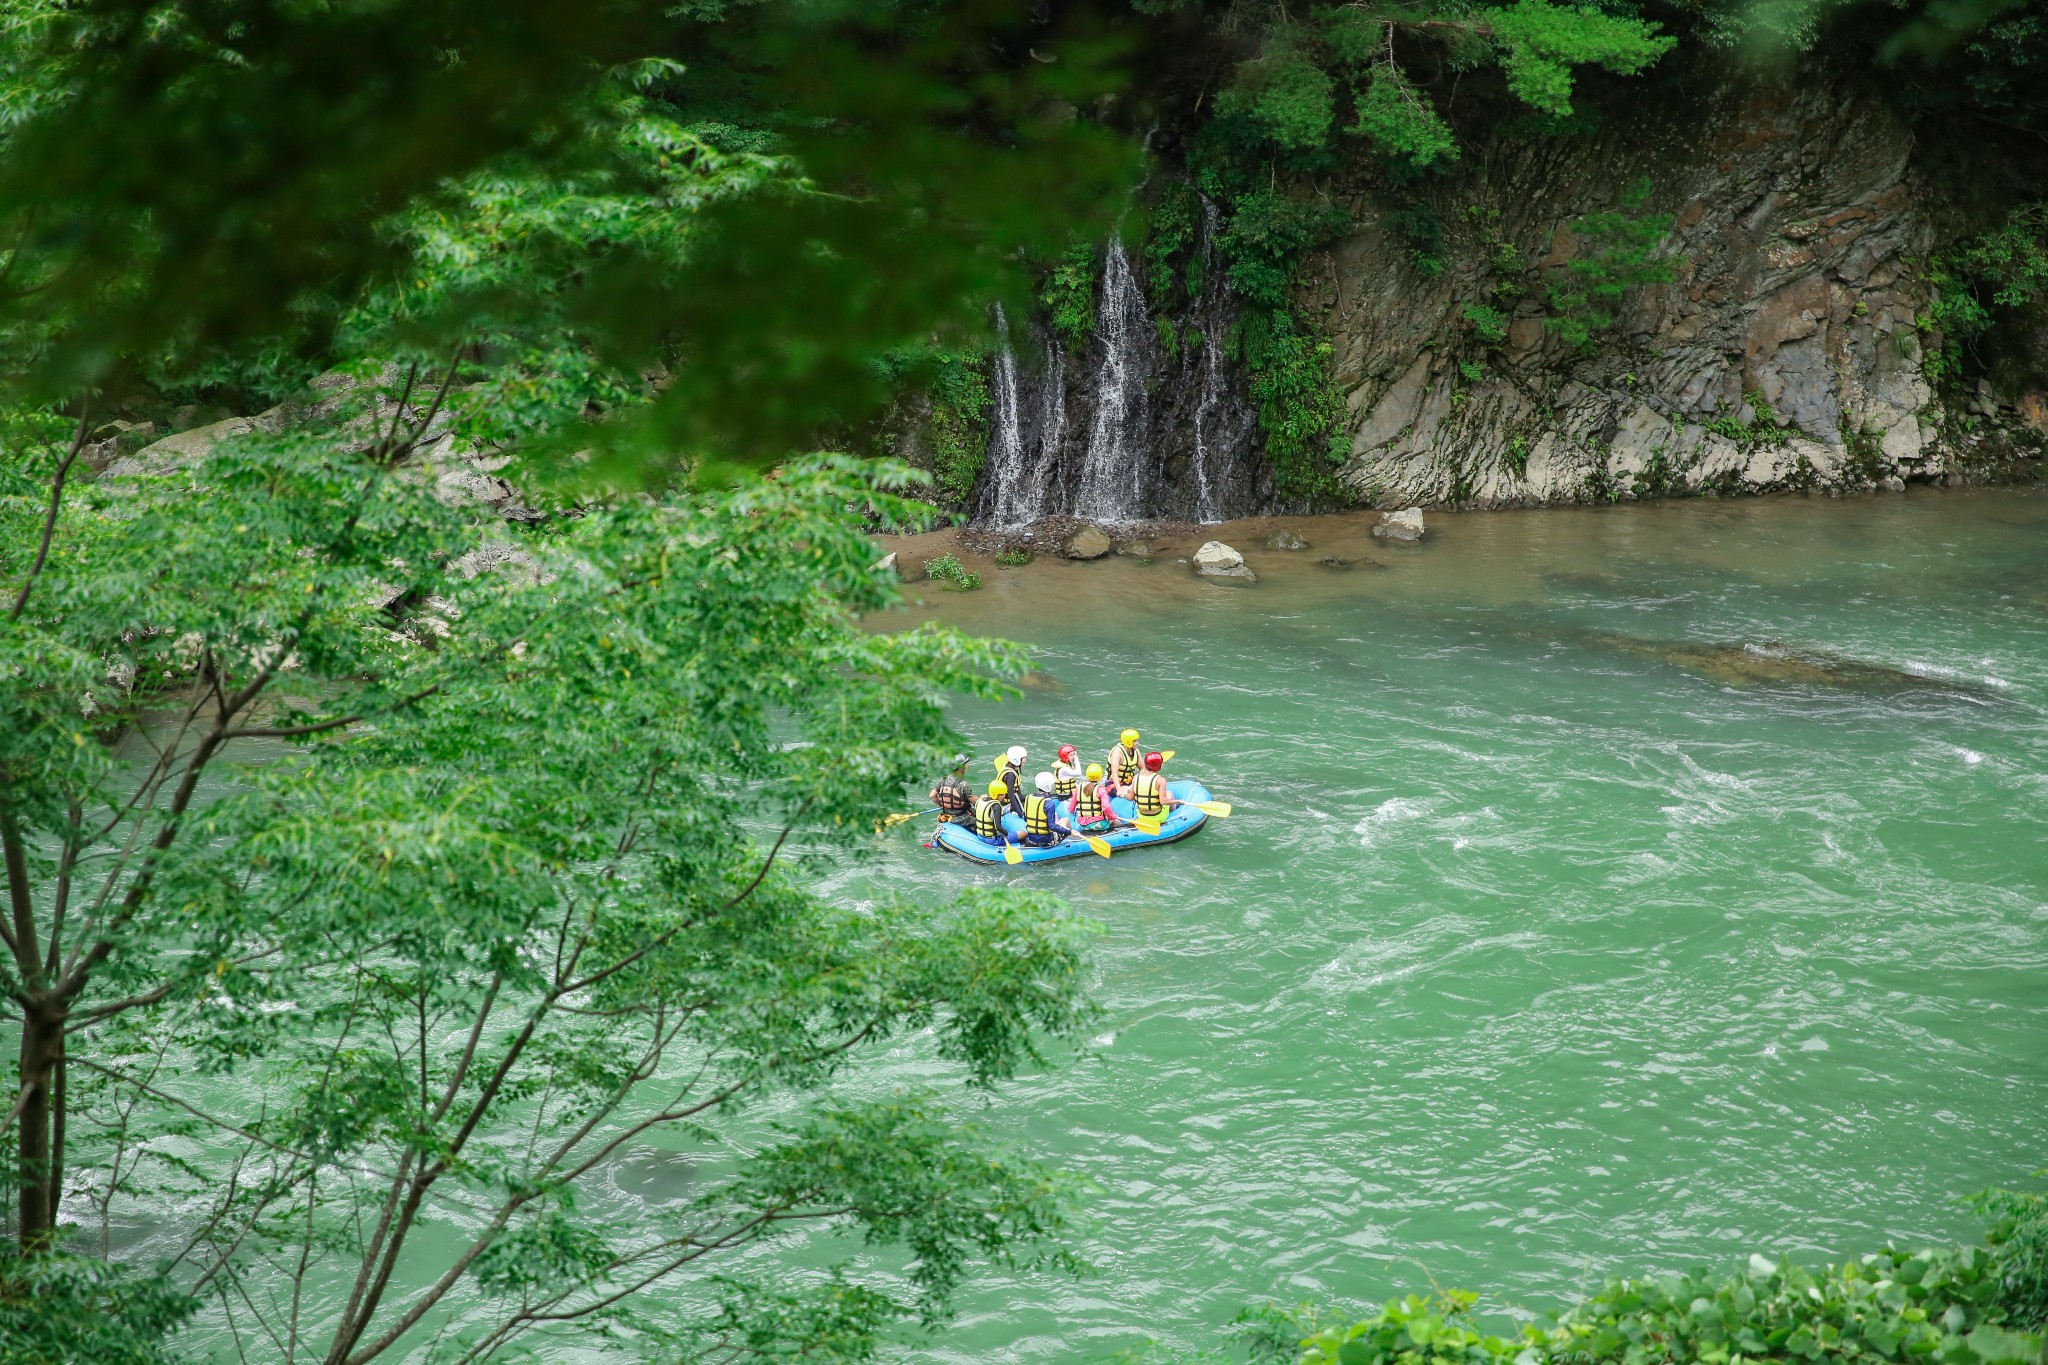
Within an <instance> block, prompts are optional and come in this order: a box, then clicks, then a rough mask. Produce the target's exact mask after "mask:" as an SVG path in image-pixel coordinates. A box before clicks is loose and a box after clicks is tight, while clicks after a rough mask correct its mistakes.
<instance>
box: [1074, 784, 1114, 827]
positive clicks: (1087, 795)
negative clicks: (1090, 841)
mask: <svg viewBox="0 0 2048 1365" xmlns="http://www.w3.org/2000/svg"><path fill="white" fill-rule="evenodd" d="M1108 818H1109V812H1108V811H1106V810H1104V809H1103V806H1102V787H1101V785H1100V784H1098V783H1094V782H1084V783H1082V784H1081V788H1080V790H1079V791H1077V792H1075V793H1074V822H1075V823H1076V824H1081V825H1092V824H1094V823H1095V822H1096V821H1097V820H1107V819H1108Z"/></svg>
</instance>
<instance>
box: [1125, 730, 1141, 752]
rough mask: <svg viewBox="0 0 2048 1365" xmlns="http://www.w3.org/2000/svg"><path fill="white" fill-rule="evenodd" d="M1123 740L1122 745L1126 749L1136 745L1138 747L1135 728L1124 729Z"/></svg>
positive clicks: (1133, 747)
mask: <svg viewBox="0 0 2048 1365" xmlns="http://www.w3.org/2000/svg"><path fill="white" fill-rule="evenodd" d="M1123 741H1124V747H1125V748H1126V749H1135V748H1137V747H1138V732H1137V731H1136V730H1126V731H1124V733H1123Z"/></svg>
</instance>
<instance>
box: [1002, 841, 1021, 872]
mask: <svg viewBox="0 0 2048 1365" xmlns="http://www.w3.org/2000/svg"><path fill="white" fill-rule="evenodd" d="M1003 861H1004V862H1006V863H1008V864H1009V865H1010V866H1011V867H1015V866H1016V865H1017V864H1019V863H1021V862H1023V861H1024V851H1023V850H1022V849H1020V848H1018V847H1017V846H1016V845H1015V844H1004V845H1003Z"/></svg>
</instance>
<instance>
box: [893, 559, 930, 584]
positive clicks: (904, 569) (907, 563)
mask: <svg viewBox="0 0 2048 1365" xmlns="http://www.w3.org/2000/svg"><path fill="white" fill-rule="evenodd" d="M926 562H927V561H925V560H922V559H898V560H897V561H896V576H897V577H898V578H900V579H902V580H903V581H904V582H905V583H922V582H924V581H925V580H926V579H927V578H930V577H931V575H930V574H928V573H926V572H925V571H924V566H925V564H926Z"/></svg>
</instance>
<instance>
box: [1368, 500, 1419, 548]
mask: <svg viewBox="0 0 2048 1365" xmlns="http://www.w3.org/2000/svg"><path fill="white" fill-rule="evenodd" d="M1372 533H1373V535H1375V536H1377V537H1378V538H1379V539H1381V540H1400V541H1406V542H1408V543H1409V544H1413V543H1414V542H1416V541H1418V540H1420V539H1422V537H1423V535H1424V534H1425V532H1424V529H1423V525H1422V509H1421V508H1420V507H1404V508H1402V509H1401V510H1400V511H1398V512H1389V513H1387V514H1386V515H1385V516H1383V517H1381V518H1380V520H1379V525H1377V526H1375V527H1373V528H1372Z"/></svg>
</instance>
